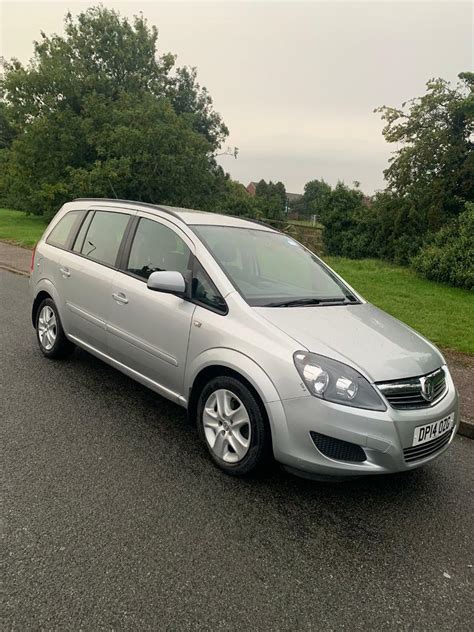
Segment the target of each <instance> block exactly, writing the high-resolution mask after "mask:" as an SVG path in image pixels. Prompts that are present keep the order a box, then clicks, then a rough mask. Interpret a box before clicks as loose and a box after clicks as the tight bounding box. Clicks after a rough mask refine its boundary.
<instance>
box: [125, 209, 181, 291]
mask: <svg viewBox="0 0 474 632" xmlns="http://www.w3.org/2000/svg"><path fill="white" fill-rule="evenodd" d="M190 254H191V251H190V250H189V248H188V246H187V245H186V244H185V243H184V241H183V240H182V239H181V238H180V237H178V235H177V234H176V233H175V232H174V231H173V230H171V229H170V228H168V227H167V226H164V225H163V224H160V223H158V222H154V221H152V220H150V219H145V218H141V219H140V221H139V223H138V227H137V231H136V233H135V237H134V239H133V243H132V248H131V250H130V257H129V260H128V265H127V272H131V273H132V274H136V275H137V276H139V277H142V278H143V279H148V277H149V276H150V274H151V273H152V272H159V271H162V270H172V271H176V272H181V274H183V275H184V274H185V272H186V271H187V270H188V268H189V257H190Z"/></svg>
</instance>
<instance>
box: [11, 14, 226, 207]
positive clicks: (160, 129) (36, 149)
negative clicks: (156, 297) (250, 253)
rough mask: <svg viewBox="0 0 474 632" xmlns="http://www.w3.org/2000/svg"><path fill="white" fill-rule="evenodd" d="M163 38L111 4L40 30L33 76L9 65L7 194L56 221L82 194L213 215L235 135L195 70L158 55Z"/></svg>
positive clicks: (28, 70)
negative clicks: (218, 154) (227, 146)
mask: <svg viewBox="0 0 474 632" xmlns="http://www.w3.org/2000/svg"><path fill="white" fill-rule="evenodd" d="M157 41H158V31H157V29H156V28H155V27H149V26H148V24H147V21H146V20H145V19H144V18H143V17H142V16H139V17H135V18H134V20H133V21H132V22H130V21H128V20H127V19H122V18H121V17H120V15H119V14H118V13H117V12H116V11H113V10H109V9H106V8H103V7H95V8H91V9H88V10H87V11H85V12H84V13H80V14H79V15H78V16H77V18H73V17H72V16H71V14H67V16H66V18H65V33H64V35H63V36H59V35H52V36H47V35H45V34H44V33H42V39H41V41H40V42H36V43H35V47H34V56H33V59H32V60H31V61H30V63H29V65H28V66H27V67H24V66H23V65H22V64H21V63H20V62H18V61H16V60H12V61H10V62H6V63H5V64H4V70H5V77H4V79H3V81H2V84H1V95H2V107H1V109H0V125H1V129H0V132H1V133H0V147H3V149H0V152H2V155H1V156H0V161H1V164H2V166H3V169H2V175H0V195H1V196H2V197H3V198H4V199H7V200H8V202H9V203H11V204H12V205H14V206H18V207H21V208H25V207H26V208H27V209H28V210H30V211H33V212H42V211H43V210H46V211H47V212H49V213H51V212H53V211H54V210H57V208H58V206H59V205H60V204H61V203H62V202H63V201H64V200H66V199H68V198H70V197H74V196H78V195H104V196H108V197H114V196H115V195H117V197H120V196H123V197H127V198H130V199H141V200H146V201H151V202H158V201H159V202H162V203H172V204H173V203H174V204H182V205H185V204H188V205H193V206H197V205H200V206H201V207H203V208H209V207H210V206H212V204H213V203H214V201H215V196H216V195H217V192H218V191H219V190H220V188H221V187H222V186H223V184H222V182H223V181H225V179H226V178H225V176H224V173H223V171H222V169H220V168H219V167H218V166H217V165H216V162H215V160H214V158H213V155H214V153H215V151H216V149H217V148H218V146H219V145H220V143H221V142H222V141H223V140H224V138H225V137H226V135H227V133H228V132H227V128H226V126H225V125H224V123H223V121H222V119H221V118H220V116H219V114H217V113H216V112H215V111H214V109H213V107H212V100H211V98H210V96H209V94H208V92H207V91H206V89H205V88H201V86H200V85H199V83H198V82H197V74H196V70H195V69H194V68H187V67H184V68H176V67H175V57H174V56H173V55H171V54H169V53H167V54H162V55H161V56H158V55H157V54H156V47H157Z"/></svg>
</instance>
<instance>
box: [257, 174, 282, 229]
mask: <svg viewBox="0 0 474 632" xmlns="http://www.w3.org/2000/svg"><path fill="white" fill-rule="evenodd" d="M255 195H256V197H257V199H258V200H260V201H261V208H262V209H263V214H264V215H265V217H268V218H271V219H278V218H280V217H281V216H282V215H283V213H284V212H285V208H286V190H285V185H284V184H283V182H272V181H270V182H265V180H260V182H258V183H257V187H256V192H255Z"/></svg>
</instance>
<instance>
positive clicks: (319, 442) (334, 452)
mask: <svg viewBox="0 0 474 632" xmlns="http://www.w3.org/2000/svg"><path fill="white" fill-rule="evenodd" d="M309 434H310V435H311V439H312V440H313V443H314V445H315V446H316V447H317V448H318V450H319V451H320V452H321V454H324V456H328V457H329V458H331V459H336V460H337V461H351V462H358V463H361V462H362V461H365V460H366V459H367V457H366V455H365V452H364V450H363V449H362V448H361V447H360V445H356V444H355V443H349V442H348V441H341V439H334V438H333V437H328V436H327V435H323V434H320V433H319V432H310V433H309Z"/></svg>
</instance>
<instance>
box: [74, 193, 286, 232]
mask: <svg viewBox="0 0 474 632" xmlns="http://www.w3.org/2000/svg"><path fill="white" fill-rule="evenodd" d="M80 202H82V203H84V202H86V203H87V208H94V206H102V207H103V206H111V207H117V206H118V207H120V208H124V209H128V208H130V210H135V211H138V210H141V211H144V212H146V213H150V214H156V215H160V214H161V213H166V214H168V215H171V216H173V217H176V218H178V219H180V220H181V221H182V222H184V224H186V225H188V226H190V225H191V226H192V225H195V226H196V225H214V226H235V227H240V228H255V227H256V226H255V224H258V226H259V228H260V229H261V230H269V231H272V230H273V229H272V228H271V227H270V226H266V225H265V224H262V223H260V222H256V221H254V220H251V219H243V218H240V217H235V216H234V215H224V214H221V213H210V212H208V211H199V210H197V209H191V208H182V207H179V206H167V205H161V204H148V203H146V202H137V201H134V200H116V199H113V198H77V199H75V200H73V203H74V206H75V207H76V208H77V207H78V206H79V205H78V204H77V203H80Z"/></svg>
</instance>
